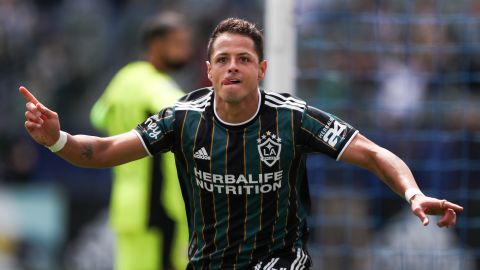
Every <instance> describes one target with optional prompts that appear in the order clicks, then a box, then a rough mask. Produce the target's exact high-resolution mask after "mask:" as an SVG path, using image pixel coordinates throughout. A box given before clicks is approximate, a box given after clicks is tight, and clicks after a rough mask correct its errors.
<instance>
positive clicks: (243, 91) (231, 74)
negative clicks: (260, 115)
mask: <svg viewBox="0 0 480 270" xmlns="http://www.w3.org/2000/svg"><path fill="white" fill-rule="evenodd" d="M209 60H210V61H208V62H207V69H208V78H209V79H210V81H211V82H212V85H213V88H214V89H215V94H216V95H218V97H219V98H220V99H222V100H223V101H225V102H229V103H239V102H241V101H243V100H244V99H245V98H246V97H248V96H249V95H251V94H252V93H255V92H256V91H257V89H258V82H259V81H260V80H262V79H263V78H264V77H265V71H266V68H267V62H266V61H264V60H263V61H261V62H259V59H258V55H257V53H256V51H255V44H254V42H253V40H252V39H251V38H249V37H247V36H243V35H239V34H232V33H223V34H220V35H219V36H218V37H217V39H216V40H215V42H214V43H213V45H212V54H211V57H210V59H209Z"/></svg>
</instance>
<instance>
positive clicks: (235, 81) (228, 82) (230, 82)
mask: <svg viewBox="0 0 480 270" xmlns="http://www.w3.org/2000/svg"><path fill="white" fill-rule="evenodd" d="M239 83H241V81H240V80H239V79H224V80H223V81H222V84H223V85H233V84H239Z"/></svg>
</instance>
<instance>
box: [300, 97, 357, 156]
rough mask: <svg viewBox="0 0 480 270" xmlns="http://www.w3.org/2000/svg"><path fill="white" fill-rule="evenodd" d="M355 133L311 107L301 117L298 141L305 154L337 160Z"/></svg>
mask: <svg viewBox="0 0 480 270" xmlns="http://www.w3.org/2000/svg"><path fill="white" fill-rule="evenodd" d="M357 133H358V131H357V130H356V129H355V128H353V127H352V126H351V125H349V124H348V123H346V122H344V121H343V120H341V119H340V118H338V117H336V116H335V115H333V114H329V113H327V112H324V111H322V110H319V109H317V108H314V107H311V106H307V107H306V109H305V111H304V113H303V115H302V121H301V128H300V141H301V144H302V146H303V147H304V151H305V152H307V153H323V154H326V155H328V156H330V157H332V158H335V159H336V160H338V159H340V157H341V155H342V154H343V151H344V150H345V149H346V148H347V146H348V144H350V142H351V141H352V140H353V138H354V137H355V135H357Z"/></svg>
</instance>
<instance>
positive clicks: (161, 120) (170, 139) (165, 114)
mask: <svg viewBox="0 0 480 270" xmlns="http://www.w3.org/2000/svg"><path fill="white" fill-rule="evenodd" d="M174 124H175V114H174V110H173V108H171V107H168V108H165V109H163V110H161V111H160V112H159V113H158V114H155V115H152V116H150V117H149V118H147V120H145V122H143V123H141V124H139V125H138V126H137V127H136V128H135V129H134V131H135V133H136V134H137V136H138V137H139V139H140V140H141V141H142V144H143V146H144V147H145V150H146V151H147V153H148V154H149V155H150V156H154V155H156V154H158V153H164V152H167V151H171V150H172V148H173V144H174V135H175V134H174V133H175V132H174Z"/></svg>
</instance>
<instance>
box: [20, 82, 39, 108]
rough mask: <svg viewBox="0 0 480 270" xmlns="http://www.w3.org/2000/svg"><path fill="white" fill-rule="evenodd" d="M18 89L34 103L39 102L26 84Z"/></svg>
mask: <svg viewBox="0 0 480 270" xmlns="http://www.w3.org/2000/svg"><path fill="white" fill-rule="evenodd" d="M18 91H19V92H20V94H22V96H23V97H25V99H26V100H27V101H29V102H32V103H33V104H37V103H38V100H37V99H36V98H35V96H34V95H32V93H30V91H28V90H27V88H25V87H24V86H20V88H18Z"/></svg>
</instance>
